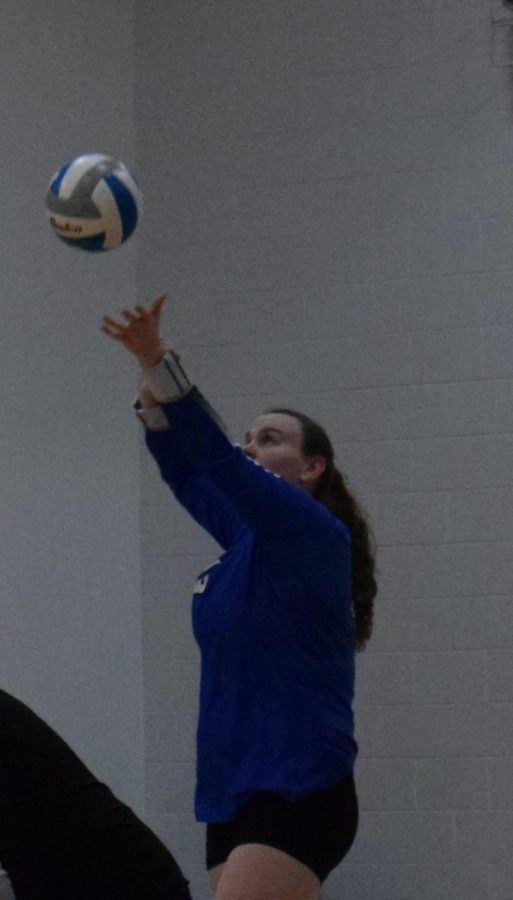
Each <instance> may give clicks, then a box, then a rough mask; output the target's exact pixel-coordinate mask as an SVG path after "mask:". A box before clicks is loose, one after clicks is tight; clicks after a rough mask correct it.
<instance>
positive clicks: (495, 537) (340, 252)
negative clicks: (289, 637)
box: [136, 0, 513, 900]
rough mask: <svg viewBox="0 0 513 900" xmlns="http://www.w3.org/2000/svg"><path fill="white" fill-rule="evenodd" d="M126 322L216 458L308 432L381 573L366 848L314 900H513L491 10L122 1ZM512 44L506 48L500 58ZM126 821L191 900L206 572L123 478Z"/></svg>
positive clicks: (201, 545) (146, 495) (500, 124)
mask: <svg viewBox="0 0 513 900" xmlns="http://www.w3.org/2000/svg"><path fill="white" fill-rule="evenodd" d="M136 33H137V43H136V121H137V126H138V163H139V168H140V171H141V172H144V177H145V181H146V185H145V193H146V201H147V215H146V222H145V231H144V235H143V236H142V237H141V241H142V250H143V252H142V253H141V255H140V259H139V268H138V286H139V292H140V294H141V296H147V297H151V296H154V295H156V294H157V293H158V292H160V291H161V290H168V292H169V294H170V298H171V299H170V302H169V305H168V309H167V311H166V313H165V323H166V327H167V331H168V334H169V336H170V338H171V340H172V341H173V342H174V344H175V345H176V347H177V349H179V350H180V352H181V353H182V357H183V360H184V362H185V364H186V366H187V367H188V369H189V371H190V373H191V375H192V377H193V378H194V380H196V381H197V383H198V384H199V385H200V386H201V387H202V388H203V389H204V391H205V392H206V393H207V395H208V396H209V398H210V399H211V400H212V402H213V403H214V405H216V406H217V408H218V409H219V411H220V413H221V414H222V416H223V417H224V418H225V420H226V421H227V423H228V424H229V426H230V427H231V430H232V434H233V437H234V438H237V437H238V436H239V435H240V434H241V432H242V430H243V428H244V427H245V426H246V425H247V423H248V422H250V421H251V419H252V418H253V417H254V416H255V415H256V414H258V413H259V412H260V411H261V410H262V408H264V407H266V406H267V405H269V404H271V403H274V402H280V403H287V404H289V405H291V404H292V405H294V406H296V407H299V408H301V409H304V410H305V411H306V412H307V413H310V414H314V415H315V416H316V417H318V418H319V419H320V420H321V421H322V422H323V423H324V424H326V425H327V426H328V429H329V430H330V432H331V434H332V437H333V440H334V442H335V445H336V449H337V455H338V458H339V461H340V464H341V466H342V467H343V468H344V470H345V471H346V473H347V475H348V477H349V481H350V483H351V485H352V487H353V488H354V490H355V491H356V492H357V493H358V495H359V496H360V498H361V499H362V501H363V502H364V504H365V505H366V506H367V509H368V511H369V516H370V518H371V521H372V523H373V525H374V529H375V533H376V539H377V543H378V548H379V553H378V559H379V586H380V592H379V596H378V599H377V604H376V623H375V633H374V637H373V640H372V641H371V643H370V645H369V647H368V650H367V651H366V652H365V653H364V654H362V655H361V656H360V657H359V658H358V682H357V697H356V718H357V736H358V739H359V743H360V758H359V763H358V768H357V781H358V788H359V793H360V799H361V824H360V830H359V834H358V837H357V840H356V843H355V845H354V848H353V850H352V851H351V854H350V855H349V856H348V858H347V860H346V861H345V862H344V863H343V864H342V865H341V866H340V868H339V869H338V870H337V871H336V872H335V873H334V874H333V875H332V876H331V878H330V879H329V881H328V882H327V884H326V886H325V890H324V896H325V897H326V898H329V900H342V898H343V897H351V898H352V900H474V898H476V900H477V898H479V900H511V897H512V896H513V893H512V888H511V884H512V875H513V871H512V865H511V854H510V846H511V836H512V834H513V805H512V804H513V787H512V785H513V780H512V776H513V762H512V751H511V747H512V743H513V715H512V713H513V691H512V688H511V687H510V685H511V675H512V674H513V673H512V666H513V662H512V661H513V624H512V613H511V601H512V599H513V598H512V593H513V581H512V556H513V544H512V534H511V521H512V513H513V494H512V490H511V483H512V482H511V472H512V470H513V435H512V425H513V404H512V400H513V390H512V379H511V364H512V357H513V353H512V346H513V344H512V338H513V303H512V295H513V216H512V209H513V202H512V201H513V187H512V185H513V179H512V168H513V112H512V109H513V104H512V100H513V78H512V71H513V69H512V68H511V67H510V65H509V63H510V62H511V60H510V56H512V54H510V53H509V49H510V48H511V46H513V18H512V16H511V14H510V13H508V11H507V10H505V8H504V7H503V6H502V4H500V3H491V2H489V0H435V2H433V0H429V2H428V0H386V2H384V0H382V2H379V3H376V2H371V0H358V2H356V0H319V2H316V3H315V4H307V3H304V2H302V0H283V2H280V3H275V2H271V0H259V2H256V0H249V2H246V3H244V4H240V3H236V2H229V0H228V2H223V3H220V4H209V3H206V2H204V0H173V2H172V3H169V4H164V3H160V2H157V0H141V2H139V3H138V4H137V26H136ZM510 41H511V44H510ZM141 515H142V538H143V579H144V580H143V607H144V650H145V710H146V741H147V760H148V770H147V774H148V791H147V817H148V819H149V820H150V821H151V822H152V824H153V825H154V826H155V827H156V829H157V830H158V831H159V833H160V834H162V836H163V837H164V838H165V839H166V840H167V841H168V842H169V843H170V845H171V846H172V847H173V849H174V851H175V852H176V855H177V857H178V859H179V861H180V863H181V864H182V866H183V868H184V869H185V871H186V872H187V874H188V875H189V877H190V878H191V880H192V888H193V894H194V896H195V898H197V900H205V898H207V897H208V896H209V894H208V888H207V883H206V879H205V876H204V874H203V871H202V869H203V829H202V827H201V826H198V825H196V824H195V823H194V821H193V817H192V792H193V785H194V728H195V716H196V694H197V685H198V664H199V660H198V656H197V651H196V648H195V646H194V644H193V640H192V637H191V634H190V625H189V603H190V594H191V586H192V584H193V582H194V579H195V576H196V573H197V572H198V571H200V570H201V568H202V567H203V566H204V565H205V564H207V563H208V562H210V561H212V560H213V559H214V558H215V555H216V552H217V551H216V548H215V546H214V545H213V544H212V543H211V542H210V541H209V540H207V539H206V538H205V537H204V536H202V535H201V533H199V532H198V531H197V529H196V528H195V527H194V526H193V525H192V524H191V523H190V522H189V521H188V520H187V518H186V517H185V516H184V514H183V513H181V512H180V511H178V510H176V508H175V507H174V505H173V501H172V498H171V497H168V496H167V495H166V493H165V488H164V487H163V486H162V485H161V484H160V483H159V481H158V477H157V475H156V472H155V470H154V468H153V465H152V463H151V461H150V460H148V459H147V458H146V456H145V455H144V452H143V453H142V510H141Z"/></svg>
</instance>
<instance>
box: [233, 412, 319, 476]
mask: <svg viewBox="0 0 513 900" xmlns="http://www.w3.org/2000/svg"><path fill="white" fill-rule="evenodd" d="M301 445H302V432H301V425H300V423H299V422H298V420H297V419H296V418H294V416H286V415H282V414H281V413H269V414H268V415H265V416H260V417H259V418H258V419H256V421H255V422H253V424H252V426H251V428H249V430H248V431H247V432H246V436H245V439H244V442H243V445H242V450H243V452H244V453H245V454H246V456H249V457H250V458H251V459H253V460H255V462H257V463H259V465H261V466H263V467H264V468H265V469H269V471H270V472H273V473H274V474H275V475H279V476H280V477H281V478H284V479H285V481H289V482H291V483H292V484H296V485H298V486H300V487H304V488H306V489H307V490H310V481H311V478H310V474H311V472H310V465H309V460H308V458H307V457H305V456H303V453H302V452H301Z"/></svg>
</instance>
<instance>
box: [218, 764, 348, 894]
mask: <svg viewBox="0 0 513 900" xmlns="http://www.w3.org/2000/svg"><path fill="white" fill-rule="evenodd" d="M357 827H358V800H357V796H356V790H355V784H354V778H353V775H352V774H351V775H348V776H347V778H344V779H343V781H340V782H338V784H335V785H334V786H333V787H330V788H328V789H327V790H324V791H319V792H318V793H316V794H311V795H310V796H309V797H306V798H305V799H304V800H295V801H290V800H284V799H283V798H282V797H280V796H279V795H278V794H274V793H271V792H268V791H262V792H259V793H255V794H253V796H252V797H251V798H250V799H249V800H248V801H247V802H246V803H245V804H244V806H243V807H242V809H241V810H240V811H239V813H238V814H237V817H236V818H235V819H233V820H231V821H230V822H214V823H209V824H208V825H207V869H213V868H214V867H215V866H219V865H221V864H222V863H225V862H226V860H227V859H228V857H229V855H230V853H231V852H232V850H234V849H235V847H239V846H240V845H241V844H264V845H266V846H267V847H274V848H275V849H276V850H282V851H283V852H284V853H287V854H288V855H289V856H293V857H294V858H295V859H298V860H299V861H300V862H302V863H303V864H304V865H305V866H307V867H308V868H309V869H310V870H311V871H312V872H314V874H315V875H316V876H317V878H318V879H319V881H320V882H321V883H322V882H323V881H325V880H326V878H327V877H328V875H329V873H330V872H331V871H332V870H333V869H334V868H335V867H336V866H338V864H339V863H340V862H342V860H343V858H344V856H345V855H346V854H347V853H348V851H349V849H350V847H351V845H352V843H353V841H354V838H355V835H356V830H357Z"/></svg>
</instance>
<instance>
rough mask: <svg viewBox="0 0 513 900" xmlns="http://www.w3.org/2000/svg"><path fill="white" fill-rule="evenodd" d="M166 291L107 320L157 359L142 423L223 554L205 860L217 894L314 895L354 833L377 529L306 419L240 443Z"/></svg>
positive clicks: (275, 418)
mask: <svg viewBox="0 0 513 900" xmlns="http://www.w3.org/2000/svg"><path fill="white" fill-rule="evenodd" d="M163 302H164V298H163V297H159V298H158V299H157V300H156V301H155V302H154V303H153V305H152V306H151V308H150V309H149V310H146V309H145V308H144V307H142V306H137V307H136V308H135V311H130V310H125V311H124V313H123V316H124V320H125V321H124V322H123V323H119V322H117V321H116V320H114V319H112V318H111V317H105V318H104V320H103V324H102V327H103V330H104V331H105V332H106V333H107V334H108V335H110V336H111V337H112V338H114V339H115V340H117V341H119V342H120V343H121V344H123V345H124V346H125V347H126V348H127V349H128V350H130V351H131V352H132V353H133V354H134V355H135V356H136V357H137V359H138V360H139V363H140V365H141V367H142V370H143V374H142V385H141V390H140V394H139V407H140V409H139V416H140V417H141V418H142V420H143V422H144V423H145V425H146V441H147V445H148V447H149V449H150V451H151V452H152V454H153V456H154V457H155V460H156V462H157V464H158V466H159V468H160V473H161V475H162V478H163V479H164V481H165V482H166V483H167V484H168V485H169V487H170V488H171V490H172V491H173V493H174V494H175V496H176V498H177V499H178V501H179V502H180V503H181V504H183V506H184V507H185V508H186V509H187V510H188V511H189V512H190V513H191V515H192V516H193V517H194V518H195V519H196V520H197V522H198V523H199V524H200V525H202V526H203V527H204V528H206V529H207V530H208V532H209V533H210V534H211V535H212V536H213V537H214V538H215V539H216V541H217V542H218V543H219V544H220V545H221V547H222V548H223V550H224V553H223V555H222V556H221V558H220V560H218V562H217V563H215V564H214V565H213V566H211V567H210V568H209V569H207V570H206V571H205V572H203V573H202V574H201V576H200V577H199V579H198V582H197V585H196V588H195V592H194V600H193V626H194V633H195V636H196V639H197V641H198V644H199V646H200V650H201V655H202V677H201V691H200V715H199V726H198V762H197V774H198V780H197V789H196V815H197V818H198V820H199V821H204V822H207V823H208V824H207V868H208V869H209V873H210V878H211V883H212V887H213V889H214V891H215V896H216V898H217V900H314V898H316V897H317V896H318V893H319V888H320V884H321V883H322V882H323V881H324V879H325V878H326V877H327V875H328V873H329V872H330V871H332V869H333V868H334V867H335V866H336V865H338V863H339V862H340V861H341V860H342V859H343V857H344V856H345V854H346V853H347V852H348V850H349V848H350V846H351V844H352V842H353V840H354V836H355V833H356V828H357V818H358V806H357V798H356V792H355V786H354V779H353V768H354V763H355V758H356V753H357V747H356V744H355V741H354V737H353V712H352V699H353V681H354V653H355V649H357V648H361V647H363V646H364V644H365V642H366V641H367V639H368V638H369V636H370V631H371V627H372V610H373V600H374V596H375V594H376V583H375V579H374V559H373V553H372V549H371V545H370V539H369V531H368V528H367V525H366V522H365V518H364V516H363V515H362V513H361V512H360V511H359V509H358V506H357V504H356V502H355V500H354V498H353V497H352V496H351V494H350V493H349V492H348V490H347V488H346V486H345V483H344V481H343V478H342V475H341V474H340V472H339V471H338V470H337V469H336V468H335V465H334V460H333V450H332V447H331V444H330V442H329V440H328V438H327V436H326V434H325V432H324V431H323V430H322V429H321V428H320V427H319V426H318V425H316V424H315V423H313V422H311V421H310V420H309V419H307V418H306V417H304V416H301V415H299V414H297V413H294V412H291V411H289V410H274V411H271V412H269V413H266V414H265V415H263V416H261V417H259V418H258V419H257V420H256V421H255V422H254V423H253V425H252V426H251V427H250V428H249V430H248V432H247V434H246V436H245V440H244V445H243V447H242V448H240V447H238V446H233V445H232V444H231V443H230V442H229V440H228V439H227V438H226V436H225V434H224V432H223V430H222V429H221V428H220V427H219V424H218V423H217V421H216V418H215V416H213V415H212V411H211V410H210V408H209V407H208V404H207V403H206V401H205V400H204V398H203V397H202V395H201V394H200V393H199V391H198V390H197V389H196V388H195V387H193V386H192V385H191V384H190V383H189V381H188V378H187V376H186V374H185V372H184V370H183V369H182V367H181V365H180V363H179V358H178V356H177V355H176V354H175V353H174V352H172V351H170V350H166V348H165V345H164V344H163V342H162V340H161V337H160V331H159V318H160V312H161V308H162V304H163ZM276 476H278V477H276Z"/></svg>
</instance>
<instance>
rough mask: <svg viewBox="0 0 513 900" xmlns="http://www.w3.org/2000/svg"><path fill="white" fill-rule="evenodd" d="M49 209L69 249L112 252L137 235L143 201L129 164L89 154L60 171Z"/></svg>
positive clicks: (48, 201)
mask: <svg viewBox="0 0 513 900" xmlns="http://www.w3.org/2000/svg"><path fill="white" fill-rule="evenodd" d="M46 210H47V214H48V221H49V223H50V227H51V229H52V231H53V232H54V234H56V235H57V236H58V237H60V238H61V239H62V240H63V241H65V243H66V244H68V245H69V246H70V247H80V248H81V249H82V250H91V251H101V250H113V249H114V248H115V247H119V246H120V244H123V243H124V242H125V241H126V240H128V238H129V237H130V235H131V234H133V232H134V231H135V228H136V226H137V222H138V221H139V218H140V216H141V214H142V210H143V197H142V193H141V191H140V189H139V187H138V185H137V182H136V180H135V178H134V176H133V175H132V174H131V172H130V171H129V170H128V168H127V167H126V166H125V165H124V163H122V162H119V160H116V159H113V158H112V157H111V156H106V155H105V154H103V153H87V154H84V155H83V156H77V157H76V158H75V159H72V160H71V161H70V162H68V163H66V165H64V166H62V168H61V169H59V170H58V171H57V172H56V173H55V175H54V176H53V178H52V179H51V181H50V185H49V187H48V193H47V195H46Z"/></svg>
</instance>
